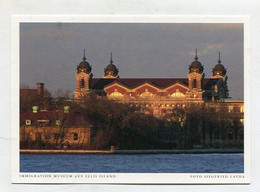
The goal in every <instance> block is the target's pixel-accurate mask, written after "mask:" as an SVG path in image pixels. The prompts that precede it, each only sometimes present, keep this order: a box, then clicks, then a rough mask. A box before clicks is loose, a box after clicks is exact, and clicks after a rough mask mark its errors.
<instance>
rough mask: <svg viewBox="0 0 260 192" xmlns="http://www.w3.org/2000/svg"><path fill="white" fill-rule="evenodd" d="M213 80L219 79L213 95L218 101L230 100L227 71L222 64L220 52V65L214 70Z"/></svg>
mask: <svg viewBox="0 0 260 192" xmlns="http://www.w3.org/2000/svg"><path fill="white" fill-rule="evenodd" d="M212 73H213V74H212V77H211V78H212V79H219V80H218V81H217V83H216V84H215V85H214V88H212V90H213V92H214V93H213V94H212V95H214V97H215V98H216V99H223V98H228V95H229V94H228V86H227V79H228V78H227V75H226V74H227V69H226V68H225V67H224V65H222V64H221V60H220V52H219V53H218V63H217V64H216V65H215V67H214V68H213V70H212Z"/></svg>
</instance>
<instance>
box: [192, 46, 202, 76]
mask: <svg viewBox="0 0 260 192" xmlns="http://www.w3.org/2000/svg"><path fill="white" fill-rule="evenodd" d="M194 59H195V61H193V62H192V63H191V64H190V66H189V70H190V73H192V72H196V73H202V72H203V70H204V67H203V66H202V64H201V63H200V62H199V61H198V57H197V49H196V55H195V57H194Z"/></svg>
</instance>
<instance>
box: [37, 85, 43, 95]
mask: <svg viewBox="0 0 260 192" xmlns="http://www.w3.org/2000/svg"><path fill="white" fill-rule="evenodd" d="M43 91H44V83H37V94H38V95H43Z"/></svg>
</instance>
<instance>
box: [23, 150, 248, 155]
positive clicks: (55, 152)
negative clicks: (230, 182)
mask: <svg viewBox="0 0 260 192" xmlns="http://www.w3.org/2000/svg"><path fill="white" fill-rule="evenodd" d="M20 153H22V154H211V153H244V150H243V149H171V150H64V149H63V150H45V149H44V150H35V149H20Z"/></svg>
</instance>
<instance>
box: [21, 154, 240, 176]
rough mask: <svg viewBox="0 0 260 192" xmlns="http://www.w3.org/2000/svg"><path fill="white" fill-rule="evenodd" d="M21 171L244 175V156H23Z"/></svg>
mask: <svg viewBox="0 0 260 192" xmlns="http://www.w3.org/2000/svg"><path fill="white" fill-rule="evenodd" d="M20 172H56V173H243V172H244V155H243V154H151V155H147V154H145V155H122V154H120V155H119V154H118V155H117V154H114V155H93V154H84V155H75V154H21V155H20Z"/></svg>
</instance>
